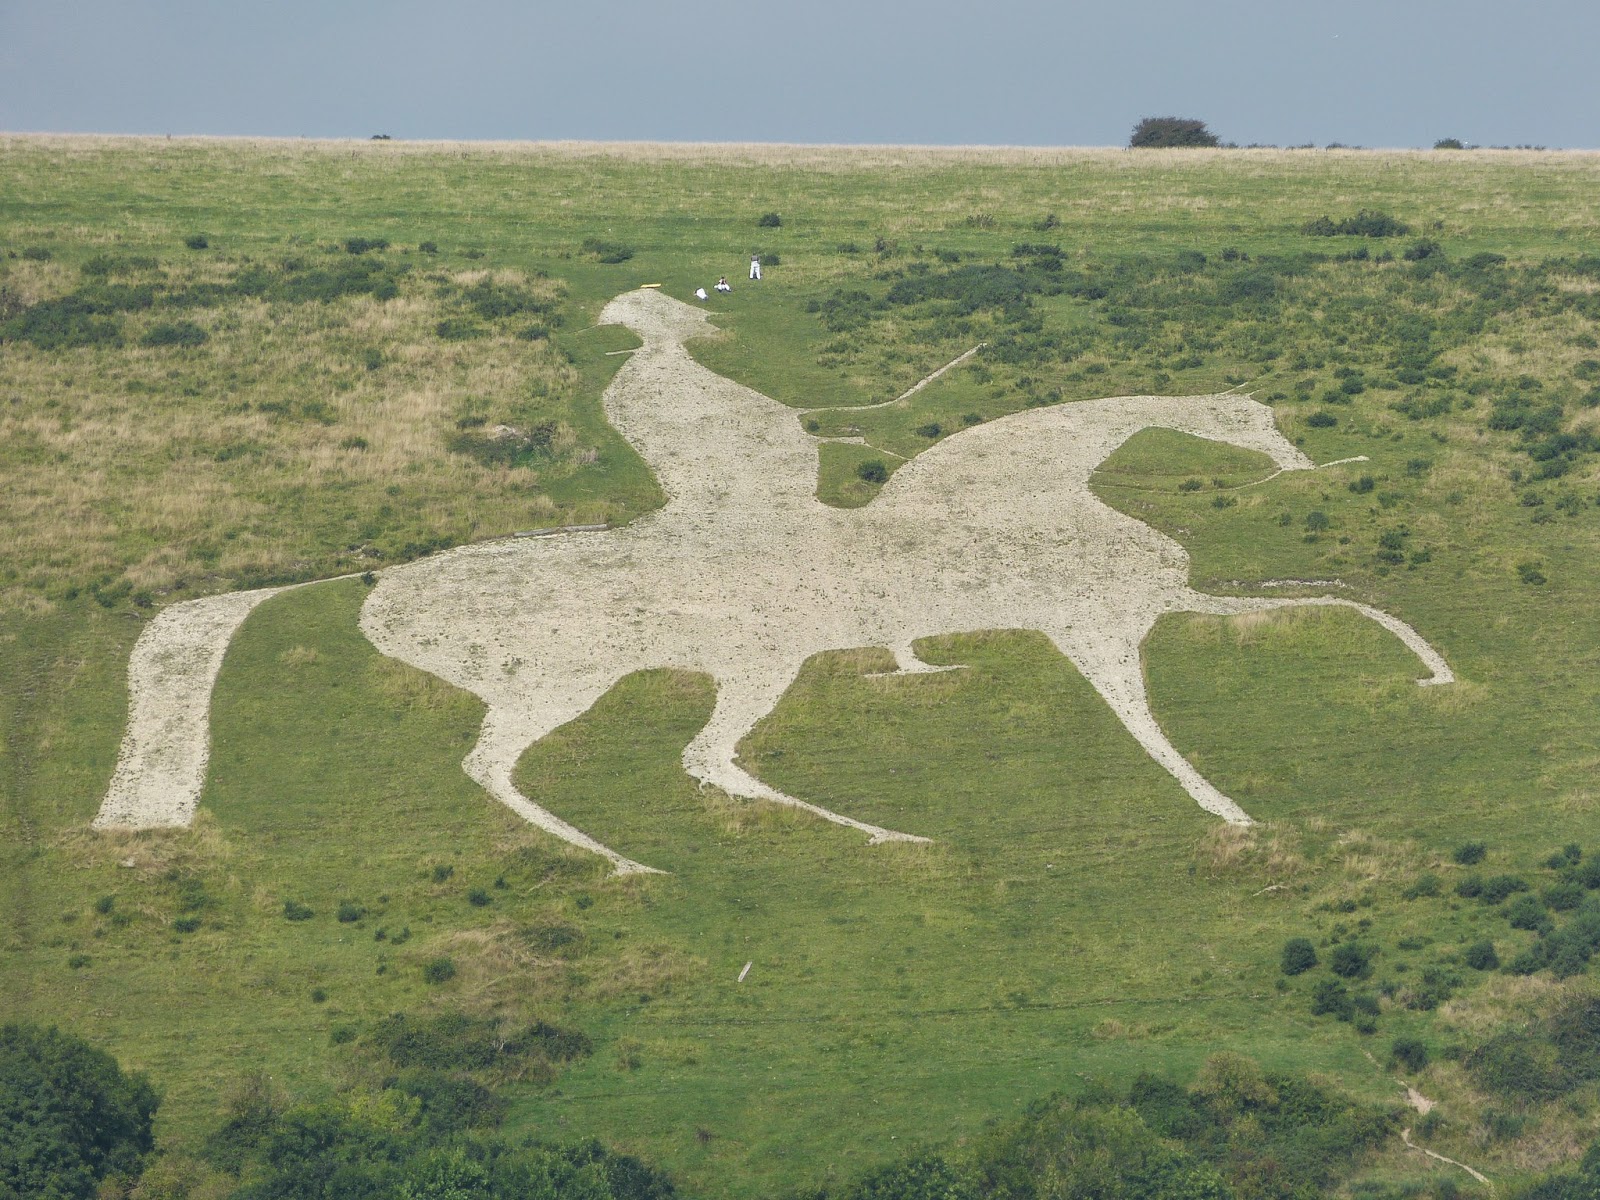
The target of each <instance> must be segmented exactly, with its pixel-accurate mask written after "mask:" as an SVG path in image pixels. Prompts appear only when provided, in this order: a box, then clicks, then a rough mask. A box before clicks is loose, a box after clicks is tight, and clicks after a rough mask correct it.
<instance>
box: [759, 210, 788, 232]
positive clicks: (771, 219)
mask: <svg viewBox="0 0 1600 1200" xmlns="http://www.w3.org/2000/svg"><path fill="white" fill-rule="evenodd" d="M756 224H757V225H758V226H759V227H761V228H762V229H776V228H777V227H778V226H780V225H782V224H783V218H782V217H780V216H778V214H777V213H775V212H769V213H762V214H761V218H760V219H759V220H758V221H756Z"/></svg>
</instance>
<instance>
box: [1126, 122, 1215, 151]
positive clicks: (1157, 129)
mask: <svg viewBox="0 0 1600 1200" xmlns="http://www.w3.org/2000/svg"><path fill="white" fill-rule="evenodd" d="M1217 144H1218V138H1217V135H1216V134H1214V133H1212V132H1211V131H1210V130H1209V129H1207V128H1206V123H1205V122H1204V121H1197V120H1194V119H1193V118H1190V117H1145V118H1144V120H1142V121H1140V122H1139V123H1138V124H1137V125H1135V126H1134V127H1133V133H1132V134H1131V135H1130V136H1129V138H1128V146H1129V148H1131V149H1135V150H1143V149H1159V148H1161V147H1164V146H1182V147H1188V146H1215V145H1217Z"/></svg>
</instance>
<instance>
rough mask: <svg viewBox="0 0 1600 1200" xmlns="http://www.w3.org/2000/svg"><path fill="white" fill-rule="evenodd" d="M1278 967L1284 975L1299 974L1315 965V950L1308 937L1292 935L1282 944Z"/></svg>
mask: <svg viewBox="0 0 1600 1200" xmlns="http://www.w3.org/2000/svg"><path fill="white" fill-rule="evenodd" d="M1278 965H1279V968H1280V969H1281V970H1282V971H1283V973H1284V974H1285V975H1299V974H1301V973H1302V972H1304V971H1309V970H1310V969H1311V968H1312V967H1314V966H1316V965H1317V950H1316V947H1315V946H1313V945H1312V944H1311V939H1310V938H1303V937H1293V938H1290V939H1289V940H1288V941H1286V942H1284V944H1283V953H1282V955H1281V956H1280V957H1279V961H1278Z"/></svg>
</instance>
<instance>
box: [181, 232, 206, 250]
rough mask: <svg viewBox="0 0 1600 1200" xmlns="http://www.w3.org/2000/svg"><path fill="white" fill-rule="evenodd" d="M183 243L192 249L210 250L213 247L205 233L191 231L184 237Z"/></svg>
mask: <svg viewBox="0 0 1600 1200" xmlns="http://www.w3.org/2000/svg"><path fill="white" fill-rule="evenodd" d="M183 244H184V245H185V246H187V247H188V248H189V249H190V250H208V249H210V247H211V242H210V241H209V240H208V239H207V238H206V235H205V234H203V233H191V234H190V235H189V236H188V237H186V238H184V239H183Z"/></svg>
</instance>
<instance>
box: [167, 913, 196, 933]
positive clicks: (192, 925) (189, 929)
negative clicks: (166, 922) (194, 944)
mask: <svg viewBox="0 0 1600 1200" xmlns="http://www.w3.org/2000/svg"><path fill="white" fill-rule="evenodd" d="M172 927H173V928H174V929H176V930H177V931H178V932H179V933H193V932H194V931H195V930H197V929H199V928H200V918H199V917H195V916H189V917H176V918H174V919H173V922H172Z"/></svg>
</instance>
